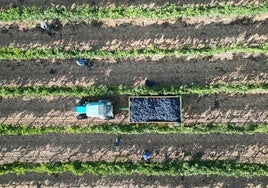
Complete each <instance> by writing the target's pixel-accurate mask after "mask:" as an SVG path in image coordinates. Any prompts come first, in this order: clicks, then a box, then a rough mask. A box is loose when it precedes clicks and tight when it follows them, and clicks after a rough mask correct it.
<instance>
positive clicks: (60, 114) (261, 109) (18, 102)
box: [0, 94, 268, 126]
mask: <svg viewBox="0 0 268 188" xmlns="http://www.w3.org/2000/svg"><path fill="white" fill-rule="evenodd" d="M100 98H105V99H111V100H113V101H114V103H115V106H114V108H115V114H116V117H115V119H113V120H109V122H110V123H128V114H127V112H119V111H118V109H119V108H124V107H128V98H127V96H117V97H100ZM182 98H183V119H182V121H183V122H184V123H185V124H193V123H238V124H246V123H247V124H248V123H264V122H268V111H267V109H268V103H267V98H268V94H244V95H242V94H239V95H229V94H219V95H207V96H201V97H198V96H195V95H184V96H182ZM75 99H76V98H75V97H53V98H39V97H34V98H31V97H8V98H2V101H1V103H0V112H1V114H0V123H8V124H9V123H12V124H19V123H22V124H28V125H43V126H48V125H74V124H80V125H85V126H89V125H93V124H96V123H105V122H103V121H101V120H97V119H91V118H90V119H87V120H82V121H79V122H77V120H76V117H75V114H74V113H73V112H72V111H71V109H72V107H73V106H74V105H75ZM91 99H92V100H97V99H98V98H91Z"/></svg>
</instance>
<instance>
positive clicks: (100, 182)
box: [0, 173, 268, 187]
mask: <svg viewBox="0 0 268 188" xmlns="http://www.w3.org/2000/svg"><path fill="white" fill-rule="evenodd" d="M0 181H1V182H2V186H3V187H11V186H12V187H13V186H20V187H29V186H42V187H52V186H54V187H68V186H79V187H96V186H98V187H101V186H102V187H137V185H140V186H142V187H207V185H210V186H211V187H267V185H268V181H267V178H266V177H255V178H244V177H239V178H234V177H224V178H223V177H222V176H209V177H206V176H198V175H196V176H179V177H174V176H143V175H131V176H109V177H102V176H92V175H90V174H86V175H83V176H74V175H73V174H69V173H64V174H54V175H53V174H52V175H47V174H34V173H27V174H25V175H21V176H16V175H14V174H10V175H3V176H0Z"/></svg>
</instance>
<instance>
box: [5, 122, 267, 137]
mask: <svg viewBox="0 0 268 188" xmlns="http://www.w3.org/2000/svg"><path fill="white" fill-rule="evenodd" d="M46 133H61V134H63V133H69V134H79V133H89V134H92V133H93V134H94V133H101V134H149V133H159V134H172V133H175V134H211V133H219V134H251V135H252V134H256V133H262V134H268V124H257V125H256V124H255V125H254V124H252V125H243V126H237V125H234V124H219V125H213V124H209V125H202V124H195V125H188V126H175V125H174V126H168V125H165V124H164V125H163V124H161V125H160V124H102V125H94V126H88V127H80V126H51V127H32V126H27V125H9V124H0V135H37V134H46Z"/></svg>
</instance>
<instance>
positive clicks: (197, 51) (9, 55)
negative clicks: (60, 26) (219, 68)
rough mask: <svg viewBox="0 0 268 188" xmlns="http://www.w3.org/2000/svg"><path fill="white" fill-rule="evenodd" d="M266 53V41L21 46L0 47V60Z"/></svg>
mask: <svg viewBox="0 0 268 188" xmlns="http://www.w3.org/2000/svg"><path fill="white" fill-rule="evenodd" d="M243 52H244V53H264V54H267V53H268V43H264V44H260V45H258V46H247V47H245V46H243V45H240V44H236V45H231V46H217V47H203V48H189V47H183V48H179V49H163V48H158V47H155V46H152V47H149V48H141V49H135V50H111V51H108V50H102V49H96V50H90V51H88V50H82V51H80V50H78V49H71V50H64V49H62V48H58V47H53V48H51V49H47V48H43V49H36V48H30V49H27V50H23V49H21V48H10V47H2V48H0V60H31V59H49V58H56V59H67V58H79V57H84V58H114V59H122V58H130V57H139V56H146V57H152V56H155V55H162V56H173V55H176V56H193V57H195V56H211V55H214V54H221V53H243Z"/></svg>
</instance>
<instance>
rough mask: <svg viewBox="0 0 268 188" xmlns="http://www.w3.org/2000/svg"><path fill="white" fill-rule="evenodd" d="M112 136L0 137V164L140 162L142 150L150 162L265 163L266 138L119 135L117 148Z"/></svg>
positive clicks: (217, 135)
mask: <svg viewBox="0 0 268 188" xmlns="http://www.w3.org/2000/svg"><path fill="white" fill-rule="evenodd" d="M116 137H117V135H112V134H109V135H107V134H45V135H41V136H39V135H35V136H0V151H1V152H0V164H5V163H12V162H15V161H20V162H31V163H43V162H56V161H75V160H79V161H102V160H104V161H109V162H113V161H125V160H132V161H135V162H136V161H141V156H142V153H143V152H144V150H145V149H150V150H151V151H152V152H153V155H152V161H159V162H163V161H165V160H176V159H177V160H189V159H199V160H200V159H201V160H226V159H228V160H235V161H237V162H256V163H267V162H268V147H267V145H268V136H267V135H266V134H255V135H225V134H208V135H200V134H199V135H180V134H146V135H143V134H142V135H122V141H121V144H120V147H119V148H118V149H116V148H114V146H113V142H114V140H115V138H116Z"/></svg>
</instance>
